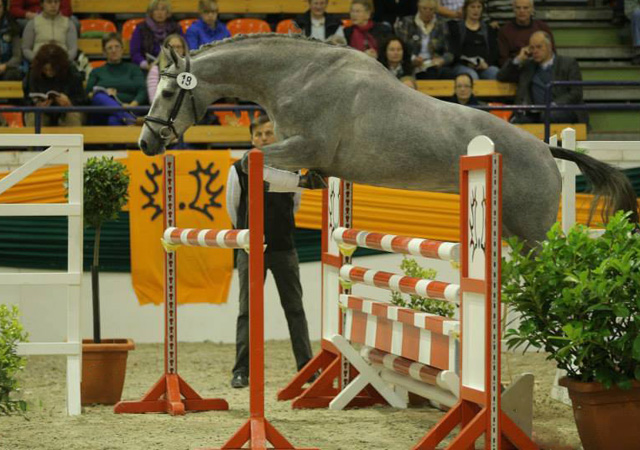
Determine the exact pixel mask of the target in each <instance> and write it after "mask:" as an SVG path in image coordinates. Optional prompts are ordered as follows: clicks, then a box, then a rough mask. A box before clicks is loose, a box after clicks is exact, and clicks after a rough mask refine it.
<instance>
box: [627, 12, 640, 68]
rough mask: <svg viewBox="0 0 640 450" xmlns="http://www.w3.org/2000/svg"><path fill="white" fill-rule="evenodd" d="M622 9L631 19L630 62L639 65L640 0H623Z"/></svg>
mask: <svg viewBox="0 0 640 450" xmlns="http://www.w3.org/2000/svg"><path fill="white" fill-rule="evenodd" d="M624 11H625V14H626V15H627V17H628V18H629V20H630V21H631V45H632V46H633V57H632V59H631V64H634V65H636V66H640V0H627V1H625V2H624Z"/></svg>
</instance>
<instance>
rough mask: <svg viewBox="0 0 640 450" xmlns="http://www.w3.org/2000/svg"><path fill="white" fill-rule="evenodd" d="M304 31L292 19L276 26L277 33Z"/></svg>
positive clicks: (282, 21)
mask: <svg viewBox="0 0 640 450" xmlns="http://www.w3.org/2000/svg"><path fill="white" fill-rule="evenodd" d="M301 32H302V31H301V30H300V28H298V26H297V25H296V23H295V22H294V21H293V20H292V19H285V20H281V21H280V22H278V25H277V26H276V33H280V34H289V33H301Z"/></svg>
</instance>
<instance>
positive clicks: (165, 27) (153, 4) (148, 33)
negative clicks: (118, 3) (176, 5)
mask: <svg viewBox="0 0 640 450" xmlns="http://www.w3.org/2000/svg"><path fill="white" fill-rule="evenodd" d="M170 34H179V35H182V28H181V27H180V24H178V22H176V21H175V20H173V18H172V17H171V2H170V1H169V0H151V1H150V2H149V7H148V8H147V17H146V18H145V19H144V22H140V24H138V26H137V27H136V29H135V30H134V31H133V36H131V43H130V44H129V48H130V53H131V61H133V63H134V64H137V65H138V66H140V68H141V69H142V70H148V69H149V66H150V65H151V63H152V62H154V61H155V59H156V58H157V57H158V54H159V53H160V46H161V45H162V43H163V42H164V40H165V39H166V38H167V36H169V35H170Z"/></svg>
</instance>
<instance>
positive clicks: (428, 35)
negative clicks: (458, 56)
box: [396, 0, 453, 79]
mask: <svg viewBox="0 0 640 450" xmlns="http://www.w3.org/2000/svg"><path fill="white" fill-rule="evenodd" d="M437 7H438V1H437V0H418V13H417V14H416V15H413V16H407V17H403V18H402V20H400V22H398V23H397V25H396V34H397V35H398V36H399V37H400V38H401V39H402V40H403V41H404V42H406V43H407V46H408V47H409V50H410V52H411V62H412V64H413V66H414V67H415V73H416V78H418V79H437V78H440V76H441V73H440V72H441V69H442V67H444V66H448V65H450V64H451V63H452V62H453V54H452V53H451V52H449V49H448V48H447V47H448V43H447V36H446V34H447V26H446V23H445V22H444V21H442V20H441V19H438V18H436V9H437Z"/></svg>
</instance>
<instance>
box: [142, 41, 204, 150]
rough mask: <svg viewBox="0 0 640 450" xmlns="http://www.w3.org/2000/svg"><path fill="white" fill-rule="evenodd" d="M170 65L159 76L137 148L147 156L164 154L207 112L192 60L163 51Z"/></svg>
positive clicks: (170, 51) (167, 49)
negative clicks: (167, 147) (169, 146)
mask: <svg viewBox="0 0 640 450" xmlns="http://www.w3.org/2000/svg"><path fill="white" fill-rule="evenodd" d="M162 52H163V53H164V56H165V57H166V58H167V60H168V61H171V64H170V65H169V66H168V67H167V68H166V69H165V70H163V71H162V72H161V73H160V82H159V83H158V89H157V91H156V96H155V98H154V99H153V103H152V104H151V109H150V110H149V114H148V115H147V117H145V120H144V126H143V127H142V131H141V132H140V137H139V139H138V145H139V146H140V148H141V149H142V151H143V152H144V153H145V154H146V155H158V154H161V153H164V151H165V148H166V146H167V145H169V144H170V143H171V142H173V141H175V140H177V139H178V138H179V136H181V135H182V134H183V133H184V132H185V131H186V130H187V129H188V128H189V127H190V126H191V125H194V124H195V123H197V122H198V121H199V120H200V119H201V118H202V116H203V115H204V114H205V112H206V107H207V105H208V103H207V102H206V101H205V100H204V99H203V98H202V97H203V96H202V95H199V91H203V90H204V86H203V84H204V83H198V82H199V80H198V78H197V76H196V75H195V74H194V72H193V71H192V65H191V60H190V58H189V56H188V55H187V56H186V57H185V58H182V57H181V56H179V55H178V54H177V53H176V52H175V51H174V50H173V48H166V47H163V48H162Z"/></svg>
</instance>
